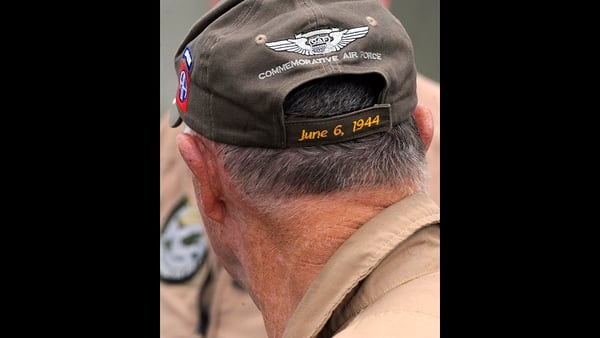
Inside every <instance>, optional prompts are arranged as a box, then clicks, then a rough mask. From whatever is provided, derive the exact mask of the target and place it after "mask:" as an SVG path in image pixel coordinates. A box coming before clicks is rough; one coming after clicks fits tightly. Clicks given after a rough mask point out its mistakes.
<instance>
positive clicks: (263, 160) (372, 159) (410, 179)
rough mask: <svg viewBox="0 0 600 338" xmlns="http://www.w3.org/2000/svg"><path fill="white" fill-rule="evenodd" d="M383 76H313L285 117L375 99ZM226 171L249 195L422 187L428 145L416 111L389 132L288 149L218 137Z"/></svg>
mask: <svg viewBox="0 0 600 338" xmlns="http://www.w3.org/2000/svg"><path fill="white" fill-rule="evenodd" d="M380 81H381V78H379V76H371V77H368V78H364V76H363V77H358V76H348V75H345V76H337V77H331V78H326V79H321V80H317V81H313V82H309V83H307V84H305V85H303V86H301V87H300V88H298V89H297V90H295V91H293V92H292V93H291V94H290V95H289V96H288V98H287V99H286V104H284V111H285V113H286V117H287V118H297V117H313V118H314V117H321V116H331V115H338V114H343V113H346V112H350V111H353V110H357V109H362V108H365V107H369V106H371V105H373V104H374V103H377V102H376V101H377V98H378V96H379V95H380V90H381V82H380ZM215 144H216V149H217V151H218V153H219V155H220V156H221V157H222V159H223V164H224V167H225V171H226V172H227V173H228V174H229V175H230V178H231V181H232V183H233V184H234V185H235V186H236V187H237V188H238V189H239V190H240V192H242V193H243V194H244V195H245V196H246V197H247V198H248V199H249V200H254V201H256V200H260V199H265V198H266V199H269V200H271V201H272V200H277V199H282V198H289V197H295V196H300V195H305V194H327V193H332V192H339V191H344V190H348V189H357V188H382V187H383V188H393V187H398V186H405V187H407V188H408V189H410V191H424V190H425V186H426V185H425V183H426V182H425V181H426V168H427V166H426V162H425V147H424V145H423V142H422V140H421V138H420V136H419V130H418V127H417V124H416V121H415V119H414V117H413V116H411V118H410V119H408V120H406V121H404V122H402V123H401V124H399V125H397V126H395V127H394V128H392V130H391V131H389V132H384V133H377V134H373V135H370V136H367V137H364V138H361V139H357V140H352V141H346V142H342V143H336V144H330V145H322V146H313V147H293V148H286V149H271V148H252V147H239V146H233V145H227V144H222V143H216V142H215Z"/></svg>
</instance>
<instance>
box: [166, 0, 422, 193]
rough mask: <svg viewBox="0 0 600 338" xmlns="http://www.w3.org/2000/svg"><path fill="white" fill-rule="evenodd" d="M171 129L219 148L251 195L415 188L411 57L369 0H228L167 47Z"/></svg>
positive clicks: (417, 154)
mask: <svg viewBox="0 0 600 338" xmlns="http://www.w3.org/2000/svg"><path fill="white" fill-rule="evenodd" d="M175 69H176V71H177V74H178V78H179V85H178V88H177V94H176V103H177V111H176V112H175V114H174V115H173V119H172V126H177V125H178V124H179V123H181V122H184V123H185V124H186V125H187V126H188V127H189V129H190V130H193V131H194V132H195V133H197V134H198V137H203V138H206V139H207V140H210V142H214V143H215V144H217V145H218V147H217V149H218V150H219V154H220V156H221V157H222V159H223V164H224V166H225V170H226V172H227V173H228V174H229V175H230V177H231V180H232V182H233V183H234V185H235V186H236V187H237V188H238V190H240V191H241V192H242V193H243V194H245V195H246V196H247V197H249V198H259V197H262V198H264V197H267V196H269V197H272V198H281V197H293V196H298V195H304V194H325V193H332V192H339V191H345V190H358V189H372V188H378V189H380V188H386V187H389V188H394V187H398V186H403V187H405V189H404V190H406V191H408V192H411V191H418V190H421V189H423V186H424V184H423V181H424V176H425V174H424V170H425V164H424V158H425V156H424V152H425V146H424V144H423V142H422V141H421V139H420V137H419V128H418V127H417V124H416V123H415V118H414V116H413V112H414V111H415V107H416V105H417V95H416V74H417V72H416V66H415V63H414V56H413V47H412V43H411V40H410V38H409V36H408V34H407V33H406V31H405V30H404V27H403V26H402V24H401V23H400V22H399V21H398V19H397V18H396V17H394V16H393V15H392V14H391V13H390V12H389V10H388V9H386V8H385V7H384V6H382V5H381V3H380V2H379V1H377V0H344V1H337V0H313V1H310V2H305V1H292V0H264V1H253V0H246V1H241V0H225V1H222V2H220V3H219V4H218V5H217V6H215V7H214V8H213V9H211V11H209V12H208V13H207V14H206V15H205V16H203V17H202V18H200V20H198V21H197V22H196V23H195V24H194V26H193V27H192V28H191V29H190V31H189V33H188V35H187V36H186V37H185V38H184V40H183V41H182V43H181V45H180V47H179V49H178V50H177V52H176V56H175Z"/></svg>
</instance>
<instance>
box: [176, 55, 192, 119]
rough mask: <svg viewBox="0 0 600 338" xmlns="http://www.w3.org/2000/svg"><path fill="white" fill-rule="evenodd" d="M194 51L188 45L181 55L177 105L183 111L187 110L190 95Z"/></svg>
mask: <svg viewBox="0 0 600 338" xmlns="http://www.w3.org/2000/svg"><path fill="white" fill-rule="evenodd" d="M193 64H194V61H193V59H192V51H191V50H190V48H189V47H187V48H186V49H185V50H184V51H183V54H182V55H181V61H180V63H179V83H178V84H177V97H176V101H177V106H178V107H179V109H181V111H182V112H184V113H186V112H187V104H188V96H189V89H190V74H191V73H192V66H193Z"/></svg>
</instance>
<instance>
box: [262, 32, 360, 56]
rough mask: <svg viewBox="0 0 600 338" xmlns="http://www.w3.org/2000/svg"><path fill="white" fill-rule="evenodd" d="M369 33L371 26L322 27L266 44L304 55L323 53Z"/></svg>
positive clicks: (332, 50) (282, 50)
mask: <svg viewBox="0 0 600 338" xmlns="http://www.w3.org/2000/svg"><path fill="white" fill-rule="evenodd" d="M367 33H369V26H364V27H356V28H351V29H344V30H343V31H340V29H339V28H328V29H320V30H316V31H312V32H308V33H305V34H297V35H296V36H295V39H286V40H280V41H273V42H267V43H266V44H265V45H266V46H267V47H269V48H271V49H273V50H275V51H278V52H294V53H298V54H302V55H307V56H310V55H323V54H327V53H331V52H337V51H339V50H341V49H342V48H344V47H346V46H347V45H349V44H350V43H352V42H353V41H355V40H357V39H360V38H362V37H364V36H366V35H367Z"/></svg>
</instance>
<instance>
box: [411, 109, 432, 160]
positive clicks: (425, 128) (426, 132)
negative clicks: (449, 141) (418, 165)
mask: <svg viewBox="0 0 600 338" xmlns="http://www.w3.org/2000/svg"><path fill="white" fill-rule="evenodd" d="M414 115H415V120H416V121H417V126H419V134H420V135H421V140H423V144H424V145H425V150H427V149H429V145H431V140H432V139H433V114H432V113H431V110H429V108H427V107H425V106H423V105H420V104H417V107H416V108H415V112H414Z"/></svg>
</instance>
